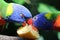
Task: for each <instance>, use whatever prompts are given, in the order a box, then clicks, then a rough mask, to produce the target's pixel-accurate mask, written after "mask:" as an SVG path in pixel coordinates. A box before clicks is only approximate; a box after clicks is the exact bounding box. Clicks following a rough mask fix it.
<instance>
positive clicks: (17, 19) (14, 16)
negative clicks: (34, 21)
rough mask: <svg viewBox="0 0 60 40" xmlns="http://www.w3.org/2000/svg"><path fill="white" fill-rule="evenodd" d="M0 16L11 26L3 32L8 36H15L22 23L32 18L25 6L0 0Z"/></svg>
mask: <svg viewBox="0 0 60 40" xmlns="http://www.w3.org/2000/svg"><path fill="white" fill-rule="evenodd" d="M0 15H1V16H2V17H3V18H4V20H6V21H7V24H9V25H8V26H7V27H6V28H5V27H4V30H3V32H2V33H3V34H6V35H15V34H16V30H17V29H18V28H19V27H20V26H21V25H22V23H24V22H25V21H26V19H29V18H31V17H32V14H31V13H30V11H29V10H28V9H27V8H26V7H24V6H23V5H19V4H15V3H6V2H5V1H4V0H0ZM16 25H17V26H16ZM4 32H5V33H4Z"/></svg>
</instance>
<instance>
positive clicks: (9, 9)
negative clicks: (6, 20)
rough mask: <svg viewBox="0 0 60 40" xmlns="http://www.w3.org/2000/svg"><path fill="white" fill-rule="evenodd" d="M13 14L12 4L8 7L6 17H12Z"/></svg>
mask: <svg viewBox="0 0 60 40" xmlns="http://www.w3.org/2000/svg"><path fill="white" fill-rule="evenodd" d="M12 13H13V8H12V3H10V4H9V5H8V7H7V11H6V16H10V15H11V14H12Z"/></svg>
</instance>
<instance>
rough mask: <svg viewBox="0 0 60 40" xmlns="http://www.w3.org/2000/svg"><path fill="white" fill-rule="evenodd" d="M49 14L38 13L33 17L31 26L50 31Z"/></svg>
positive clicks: (50, 20) (50, 21)
mask: <svg viewBox="0 0 60 40" xmlns="http://www.w3.org/2000/svg"><path fill="white" fill-rule="evenodd" d="M51 16H52V15H51V13H40V14H38V15H36V16H34V17H33V25H34V26H35V27H37V28H38V29H51V28H52V24H53V23H52V19H51Z"/></svg>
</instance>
